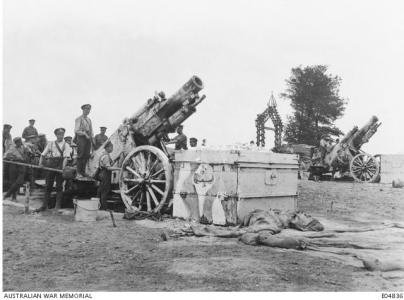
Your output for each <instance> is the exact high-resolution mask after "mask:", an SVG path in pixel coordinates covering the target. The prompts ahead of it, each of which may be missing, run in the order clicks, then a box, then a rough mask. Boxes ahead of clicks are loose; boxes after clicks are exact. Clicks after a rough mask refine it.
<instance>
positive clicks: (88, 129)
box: [73, 104, 94, 178]
mask: <svg viewBox="0 0 404 300" xmlns="http://www.w3.org/2000/svg"><path fill="white" fill-rule="evenodd" d="M81 109H82V111H83V113H82V115H81V116H80V117H78V118H77V119H76V120H75V126H74V133H75V137H74V140H73V141H74V143H76V144H77V177H79V178H80V177H84V176H86V174H85V170H86V165H87V161H88V159H89V158H90V154H91V147H92V145H94V134H93V125H92V123H91V120H90V118H89V117H88V115H89V113H90V111H91V105H90V104H84V105H82V106H81Z"/></svg>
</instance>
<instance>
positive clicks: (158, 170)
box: [150, 169, 164, 178]
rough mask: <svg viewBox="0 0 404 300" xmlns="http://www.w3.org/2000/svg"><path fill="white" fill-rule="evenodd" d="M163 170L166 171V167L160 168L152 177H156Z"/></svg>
mask: <svg viewBox="0 0 404 300" xmlns="http://www.w3.org/2000/svg"><path fill="white" fill-rule="evenodd" d="M161 172H164V169H160V170H158V171H157V172H156V173H154V174H153V175H151V176H150V177H152V178H155V177H156V176H157V175H159V174H160V173H161Z"/></svg>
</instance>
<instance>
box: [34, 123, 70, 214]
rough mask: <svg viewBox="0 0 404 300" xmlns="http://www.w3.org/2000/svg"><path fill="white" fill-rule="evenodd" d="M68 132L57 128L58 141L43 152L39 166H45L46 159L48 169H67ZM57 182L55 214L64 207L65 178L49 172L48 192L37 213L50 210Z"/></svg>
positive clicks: (68, 151)
mask: <svg viewBox="0 0 404 300" xmlns="http://www.w3.org/2000/svg"><path fill="white" fill-rule="evenodd" d="M65 132H66V130H65V129H64V128H56V129H55V130H54V133H55V135H56V141H53V142H50V143H49V144H48V145H47V146H46V148H45V150H44V151H43V152H42V155H41V158H40V159H39V165H40V166H43V165H44V158H46V159H47V167H48V168H54V169H60V170H63V169H64V168H65V167H66V164H67V159H68V158H69V156H70V152H71V149H70V146H69V144H67V143H66V142H65V141H64V140H63V137H64V135H65ZM55 180H56V204H55V212H56V213H57V212H58V210H59V209H60V207H61V205H62V198H63V176H62V174H60V173H56V172H52V171H48V172H47V174H46V191H45V198H44V201H43V202H42V205H41V207H40V208H38V209H37V210H35V211H36V212H40V211H44V210H47V209H48V203H49V199H50V194H51V192H52V189H53V183H54V182H55Z"/></svg>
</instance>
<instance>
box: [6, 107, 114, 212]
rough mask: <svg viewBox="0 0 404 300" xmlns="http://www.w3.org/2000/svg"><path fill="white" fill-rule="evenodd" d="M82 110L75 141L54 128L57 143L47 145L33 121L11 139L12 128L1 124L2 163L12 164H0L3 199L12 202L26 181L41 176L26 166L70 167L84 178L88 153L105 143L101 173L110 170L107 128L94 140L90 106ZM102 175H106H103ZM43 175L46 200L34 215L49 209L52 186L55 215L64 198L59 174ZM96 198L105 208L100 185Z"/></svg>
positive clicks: (75, 130)
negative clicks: (54, 188) (100, 196)
mask: <svg viewBox="0 0 404 300" xmlns="http://www.w3.org/2000/svg"><path fill="white" fill-rule="evenodd" d="M81 109H82V115H81V116H79V117H78V118H77V119H76V120H75V128H74V138H73V137H71V136H65V132H66V130H65V129H64V128H56V129H55V130H54V134H55V137H56V139H55V140H54V141H52V142H48V141H47V139H46V136H45V135H44V134H38V131H37V129H36V128H35V127H34V125H35V120H34V119H31V120H29V126H28V127H26V128H25V129H24V131H23V133H22V136H21V137H15V138H14V139H13V138H12V136H11V128H12V126H11V125H9V124H4V126H3V159H4V160H6V161H12V163H6V164H3V188H5V189H4V190H6V192H4V193H3V199H6V198H9V197H12V200H15V199H16V195H17V192H18V190H19V188H20V187H21V185H22V184H23V183H24V181H25V179H26V178H27V177H29V181H31V182H33V181H34V179H35V178H36V177H38V176H41V175H42V174H43V172H41V170H37V169H32V168H27V165H39V166H41V167H46V168H51V169H56V170H64V169H65V168H66V166H70V167H72V168H73V167H74V168H77V177H79V178H80V177H86V176H87V174H86V173H85V167H86V164H87V161H88V159H89V158H90V154H91V151H93V150H96V149H98V148H99V147H100V146H101V145H103V144H104V143H106V145H105V146H104V149H105V151H104V152H105V153H103V154H102V156H101V159H100V165H102V168H103V169H104V170H107V168H108V167H110V166H111V163H110V157H109V153H110V152H111V148H112V144H111V143H110V142H107V140H108V137H107V136H106V135H105V132H106V129H107V128H106V127H101V128H100V130H101V132H100V133H99V134H97V135H95V136H94V135H93V128H92V123H91V120H90V118H89V117H88V115H89V113H90V111H91V105H90V104H84V105H82V106H81ZM23 139H24V142H23ZM108 144H109V145H108ZM104 156H105V157H104ZM108 162H109V163H108ZM101 173H105V172H104V171H102V172H101ZM44 175H45V182H46V189H45V197H44V199H43V202H42V205H41V207H40V208H38V209H37V211H43V210H46V209H47V208H48V204H49V201H50V195H51V191H52V189H53V186H54V183H55V182H56V204H55V208H56V211H58V210H59V209H60V207H61V203H62V195H63V182H64V178H63V176H62V172H54V171H47V172H45V174H44ZM101 176H102V175H101ZM104 177H105V176H104ZM102 181H106V180H102ZM101 183H102V182H101ZM4 184H5V186H4ZM104 190H105V189H104ZM99 194H103V196H104V197H103V198H104V199H103V200H104V201H102V202H103V203H102V204H103V206H104V208H105V198H106V195H105V191H103V186H102V184H100V188H99Z"/></svg>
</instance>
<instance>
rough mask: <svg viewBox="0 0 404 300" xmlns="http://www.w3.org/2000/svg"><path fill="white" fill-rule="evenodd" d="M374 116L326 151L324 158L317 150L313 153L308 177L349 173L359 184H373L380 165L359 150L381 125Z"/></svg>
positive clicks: (377, 176)
mask: <svg viewBox="0 0 404 300" xmlns="http://www.w3.org/2000/svg"><path fill="white" fill-rule="evenodd" d="M378 121H379V120H378V118H377V117H376V116H372V118H371V119H370V120H369V121H368V122H367V123H366V124H365V126H363V127H362V128H360V129H359V128H358V127H357V126H355V127H354V128H353V129H352V130H351V131H349V132H348V133H347V134H346V135H345V136H344V137H343V138H342V139H341V140H340V141H339V142H338V143H337V144H335V145H334V146H332V147H331V148H330V149H327V152H326V154H325V156H322V155H321V151H320V149H319V148H316V149H315V151H313V156H312V164H311V166H310V167H309V171H310V176H316V177H317V176H320V175H322V174H323V173H328V172H331V173H333V174H334V173H336V172H340V173H341V174H343V173H347V172H349V173H350V176H351V177H352V178H354V179H355V180H356V181H359V182H375V181H377V179H378V178H379V173H380V165H379V162H378V160H377V159H376V158H375V157H374V156H372V155H370V154H368V153H366V152H364V151H362V150H361V147H362V146H363V144H365V143H367V142H368V141H369V139H370V138H371V137H372V136H373V135H374V134H375V133H376V131H377V128H378V127H379V126H380V125H381V123H380V122H378Z"/></svg>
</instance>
